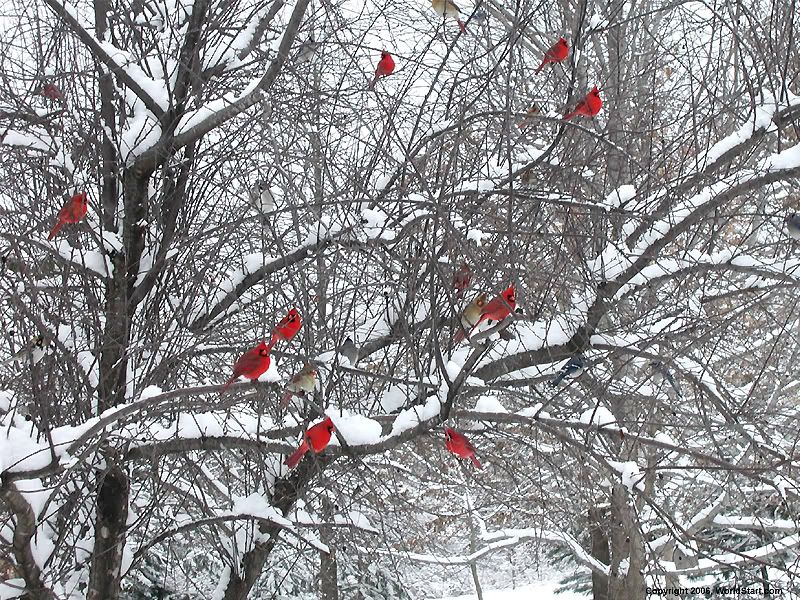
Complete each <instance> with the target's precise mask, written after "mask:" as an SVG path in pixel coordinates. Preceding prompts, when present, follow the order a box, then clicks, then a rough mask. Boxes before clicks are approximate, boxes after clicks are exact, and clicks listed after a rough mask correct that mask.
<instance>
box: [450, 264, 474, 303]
mask: <svg viewBox="0 0 800 600" xmlns="http://www.w3.org/2000/svg"><path fill="white" fill-rule="evenodd" d="M470 281H472V271H471V270H470V268H469V265H468V264H467V263H465V262H462V263H461V266H460V267H459V268H458V271H456V272H455V273H453V289H454V290H455V291H456V298H463V297H464V291H465V290H466V289H467V288H468V287H469V282H470Z"/></svg>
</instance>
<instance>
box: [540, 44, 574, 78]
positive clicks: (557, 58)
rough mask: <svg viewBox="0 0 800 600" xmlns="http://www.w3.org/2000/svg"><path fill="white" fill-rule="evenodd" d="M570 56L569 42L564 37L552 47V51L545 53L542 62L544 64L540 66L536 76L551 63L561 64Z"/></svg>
mask: <svg viewBox="0 0 800 600" xmlns="http://www.w3.org/2000/svg"><path fill="white" fill-rule="evenodd" d="M568 55H569V45H568V44H567V40H565V39H564V38H563V37H562V38H558V41H557V42H556V43H555V44H553V45H552V46H550V49H549V50H548V51H547V52H545V53H544V60H542V64H540V65H539V68H538V69H536V71H535V72H534V74H536V73H538V72H539V71H541V70H542V69H544V67H545V65H549V64H550V63H560V62H561V61H563V60H564V59H565V58H567V56H568Z"/></svg>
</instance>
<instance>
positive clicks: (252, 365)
mask: <svg viewBox="0 0 800 600" xmlns="http://www.w3.org/2000/svg"><path fill="white" fill-rule="evenodd" d="M270 350H272V343H271V342H270V344H269V345H267V344H266V342H264V341H262V342H261V343H260V344H259V345H258V346H256V347H255V348H251V349H250V350H248V351H247V352H245V353H244V354H242V355H241V356H240V357H239V360H237V361H236V363H235V364H234V365H233V377H231V378H230V379H228V381H227V382H226V383H225V385H224V386H222V390H220V392H219V393H220V394H223V393H225V390H227V389H228V387H229V386H230V385H231V384H232V383H233V382H234V381H236V380H237V379H239V377H241V376H242V375H244V376H245V377H247V378H248V379H249V380H250V381H254V380H256V379H258V378H259V377H261V376H262V375H263V374H264V373H266V371H267V369H269V351H270Z"/></svg>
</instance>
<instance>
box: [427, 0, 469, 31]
mask: <svg viewBox="0 0 800 600" xmlns="http://www.w3.org/2000/svg"><path fill="white" fill-rule="evenodd" d="M431 5H433V10H434V11H435V12H436V14H437V15H439V16H440V17H442V18H443V19H446V18H447V17H453V18H454V19H455V20H456V23H458V28H459V29H460V30H461V33H464V32H466V31H467V27H466V25H464V22H463V21H462V20H461V9H460V8H458V6H456V3H455V2H453V0H431Z"/></svg>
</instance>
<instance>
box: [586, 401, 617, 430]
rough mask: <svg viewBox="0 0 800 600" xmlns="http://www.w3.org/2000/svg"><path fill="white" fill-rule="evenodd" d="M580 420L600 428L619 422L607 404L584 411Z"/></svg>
mask: <svg viewBox="0 0 800 600" xmlns="http://www.w3.org/2000/svg"><path fill="white" fill-rule="evenodd" d="M580 422H581V423H584V424H586V425H590V424H591V425H596V426H598V427H600V428H603V427H611V426H616V424H617V420H616V419H615V418H614V415H612V414H611V411H610V410H608V409H607V408H606V407H605V406H597V407H594V408H590V409H588V410H586V411H584V412H583V413H582V414H581V418H580ZM613 428H616V427H613Z"/></svg>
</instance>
